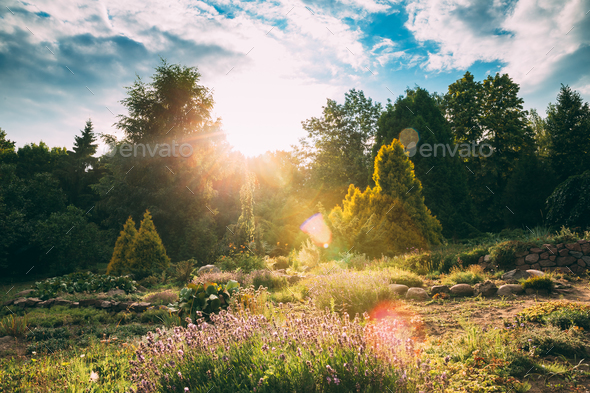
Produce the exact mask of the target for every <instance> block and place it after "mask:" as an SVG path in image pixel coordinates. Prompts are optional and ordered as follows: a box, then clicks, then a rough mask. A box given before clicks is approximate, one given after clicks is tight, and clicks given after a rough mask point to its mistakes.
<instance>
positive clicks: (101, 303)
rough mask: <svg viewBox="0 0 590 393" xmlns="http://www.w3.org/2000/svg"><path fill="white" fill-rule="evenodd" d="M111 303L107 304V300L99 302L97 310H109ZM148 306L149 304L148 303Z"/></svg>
mask: <svg viewBox="0 0 590 393" xmlns="http://www.w3.org/2000/svg"><path fill="white" fill-rule="evenodd" d="M111 304H112V303H111V302H109V301H108V300H103V301H101V302H100V304H99V305H98V308H110V307H111ZM148 304H149V303H148Z"/></svg>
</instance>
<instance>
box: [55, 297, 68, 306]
mask: <svg viewBox="0 0 590 393" xmlns="http://www.w3.org/2000/svg"><path fill="white" fill-rule="evenodd" d="M72 303H73V302H70V301H69V300H65V299H62V298H60V297H56V298H55V299H54V302H53V305H54V306H71V305H72Z"/></svg>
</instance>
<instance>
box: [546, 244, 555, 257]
mask: <svg viewBox="0 0 590 393" xmlns="http://www.w3.org/2000/svg"><path fill="white" fill-rule="evenodd" d="M546 250H547V251H548V252H549V254H551V255H555V254H557V248H556V247H554V246H550V247H547V248H546Z"/></svg>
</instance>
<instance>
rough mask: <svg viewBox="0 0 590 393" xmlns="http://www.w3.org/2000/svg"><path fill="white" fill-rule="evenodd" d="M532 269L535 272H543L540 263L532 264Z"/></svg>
mask: <svg viewBox="0 0 590 393" xmlns="http://www.w3.org/2000/svg"><path fill="white" fill-rule="evenodd" d="M531 269H533V270H541V265H539V264H538V263H535V264H532V265H531Z"/></svg>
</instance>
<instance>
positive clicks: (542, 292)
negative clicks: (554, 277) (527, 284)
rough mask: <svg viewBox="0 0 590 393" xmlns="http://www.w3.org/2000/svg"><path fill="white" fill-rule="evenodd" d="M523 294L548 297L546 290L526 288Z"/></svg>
mask: <svg viewBox="0 0 590 393" xmlns="http://www.w3.org/2000/svg"><path fill="white" fill-rule="evenodd" d="M525 292H526V294H527V295H543V296H546V295H549V291H548V290H546V289H533V288H527V289H526V291H525Z"/></svg>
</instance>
